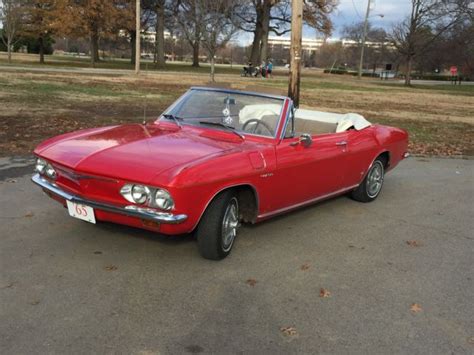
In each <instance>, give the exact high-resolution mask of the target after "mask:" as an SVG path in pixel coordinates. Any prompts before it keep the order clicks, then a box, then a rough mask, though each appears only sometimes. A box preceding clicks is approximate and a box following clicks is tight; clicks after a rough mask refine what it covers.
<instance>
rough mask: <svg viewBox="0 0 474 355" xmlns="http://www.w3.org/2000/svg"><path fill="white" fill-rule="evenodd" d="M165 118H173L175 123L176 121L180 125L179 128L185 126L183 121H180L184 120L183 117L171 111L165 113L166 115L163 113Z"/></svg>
mask: <svg viewBox="0 0 474 355" xmlns="http://www.w3.org/2000/svg"><path fill="white" fill-rule="evenodd" d="M162 116H163V117H164V118H166V119H168V120H172V121H174V123H176V125H177V126H178V127H179V128H183V126H182V125H181V123H180V122H179V121H182V120H183V119H182V118H181V117H178V116H175V115H172V114H169V113H165V114H164V115H162Z"/></svg>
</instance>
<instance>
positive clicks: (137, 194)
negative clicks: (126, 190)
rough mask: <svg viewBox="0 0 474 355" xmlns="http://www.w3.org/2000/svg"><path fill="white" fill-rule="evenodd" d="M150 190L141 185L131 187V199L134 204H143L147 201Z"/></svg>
mask: <svg viewBox="0 0 474 355" xmlns="http://www.w3.org/2000/svg"><path fill="white" fill-rule="evenodd" d="M149 193H150V190H149V189H148V187H146V186H143V185H133V187H132V199H133V201H135V202H136V203H139V204H143V203H145V202H146V200H147V199H148V194H149Z"/></svg>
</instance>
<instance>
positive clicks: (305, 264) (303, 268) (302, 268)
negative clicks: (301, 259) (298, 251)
mask: <svg viewBox="0 0 474 355" xmlns="http://www.w3.org/2000/svg"><path fill="white" fill-rule="evenodd" d="M309 266H310V265H309V264H308V263H304V264H303V265H301V267H300V270H302V271H305V270H308V269H309Z"/></svg>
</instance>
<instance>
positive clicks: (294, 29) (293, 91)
mask: <svg viewBox="0 0 474 355" xmlns="http://www.w3.org/2000/svg"><path fill="white" fill-rule="evenodd" d="M302 33H303V0H292V1H291V48H290V82H289V84H288V96H289V97H290V98H291V99H292V100H293V104H294V105H295V107H298V106H299V103H300V78H301V36H302Z"/></svg>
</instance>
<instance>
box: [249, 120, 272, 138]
mask: <svg viewBox="0 0 474 355" xmlns="http://www.w3.org/2000/svg"><path fill="white" fill-rule="evenodd" d="M251 123H255V127H254V129H253V131H247V130H246V128H247V126H248V125H249V124H251ZM259 125H262V126H263V127H265V129H266V130H267V131H268V133H270V136H273V130H272V129H271V127H270V126H269V125H268V124H267V123H265V122H263V121H262V120H258V119H256V118H251V119H250V120H247V121H245V123H244V124H243V125H242V131H245V132H249V133H255V132H256V131H257V127H258V126H259Z"/></svg>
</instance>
